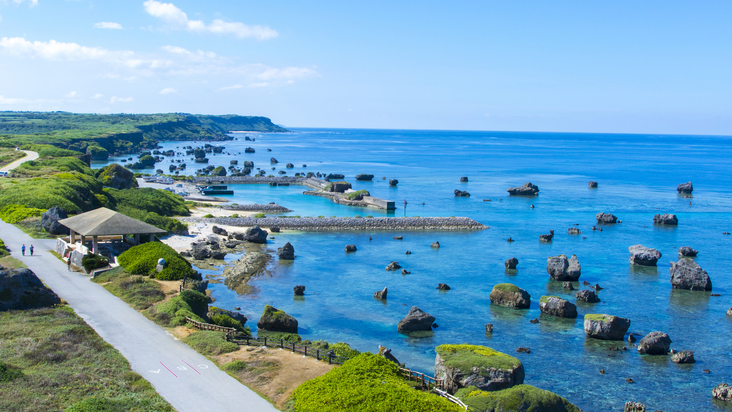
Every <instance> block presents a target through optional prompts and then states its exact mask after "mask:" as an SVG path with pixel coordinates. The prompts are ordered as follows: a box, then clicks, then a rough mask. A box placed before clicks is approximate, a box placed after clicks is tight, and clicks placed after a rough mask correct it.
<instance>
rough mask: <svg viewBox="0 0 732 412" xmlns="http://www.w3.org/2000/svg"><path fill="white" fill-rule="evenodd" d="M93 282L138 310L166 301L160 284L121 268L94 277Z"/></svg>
mask: <svg viewBox="0 0 732 412" xmlns="http://www.w3.org/2000/svg"><path fill="white" fill-rule="evenodd" d="M92 282H95V283H99V284H101V285H102V286H104V289H107V290H108V291H109V292H110V293H111V294H113V295H114V296H117V297H118V298H120V299H122V300H123V301H125V302H127V303H128V304H129V305H130V306H132V307H133V308H135V309H136V310H143V309H147V308H149V307H150V306H152V305H154V304H155V303H157V302H160V301H161V300H163V299H165V293H163V291H162V289H161V287H160V284H158V283H157V282H155V281H154V280H151V279H147V278H146V277H144V276H140V275H133V274H131V273H129V272H126V271H125V270H124V268H122V267H119V266H118V267H116V268H114V269H112V270H108V271H106V272H104V273H101V274H100V275H98V276H96V277H94V278H93V279H92Z"/></svg>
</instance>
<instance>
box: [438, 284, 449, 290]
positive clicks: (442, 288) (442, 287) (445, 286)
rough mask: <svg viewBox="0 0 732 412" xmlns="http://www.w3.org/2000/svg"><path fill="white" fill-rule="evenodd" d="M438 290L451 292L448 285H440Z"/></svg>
mask: <svg viewBox="0 0 732 412" xmlns="http://www.w3.org/2000/svg"><path fill="white" fill-rule="evenodd" d="M437 289H438V290H450V286H447V283H438V284H437Z"/></svg>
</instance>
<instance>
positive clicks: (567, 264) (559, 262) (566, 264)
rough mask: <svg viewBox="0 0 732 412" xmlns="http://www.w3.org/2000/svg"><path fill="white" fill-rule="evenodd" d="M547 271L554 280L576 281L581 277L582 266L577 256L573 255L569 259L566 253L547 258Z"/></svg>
mask: <svg viewBox="0 0 732 412" xmlns="http://www.w3.org/2000/svg"><path fill="white" fill-rule="evenodd" d="M546 271H547V273H549V276H551V277H552V279H554V280H560V281H565V280H569V281H576V280H577V279H579V278H580V275H581V273H582V268H581V266H580V264H579V260H578V259H577V256H575V255H572V257H571V258H570V259H567V256H566V255H559V256H552V257H550V258H548V259H547V260H546Z"/></svg>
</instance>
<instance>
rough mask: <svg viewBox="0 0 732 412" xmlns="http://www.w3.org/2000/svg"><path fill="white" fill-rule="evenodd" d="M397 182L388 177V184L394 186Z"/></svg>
mask: <svg viewBox="0 0 732 412" xmlns="http://www.w3.org/2000/svg"><path fill="white" fill-rule="evenodd" d="M398 184H399V181H398V180H396V179H390V180H389V186H396V185H398Z"/></svg>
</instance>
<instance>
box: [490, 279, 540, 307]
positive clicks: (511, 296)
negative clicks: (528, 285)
mask: <svg viewBox="0 0 732 412" xmlns="http://www.w3.org/2000/svg"><path fill="white" fill-rule="evenodd" d="M490 300H491V303H492V304H495V305H499V306H505V307H509V308H518V309H528V307H529V306H530V305H531V295H529V293H528V292H526V291H525V290H523V289H521V288H520V287H518V286H516V285H513V284H511V283H499V284H498V285H496V286H494V287H493V290H492V291H491V294H490Z"/></svg>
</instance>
